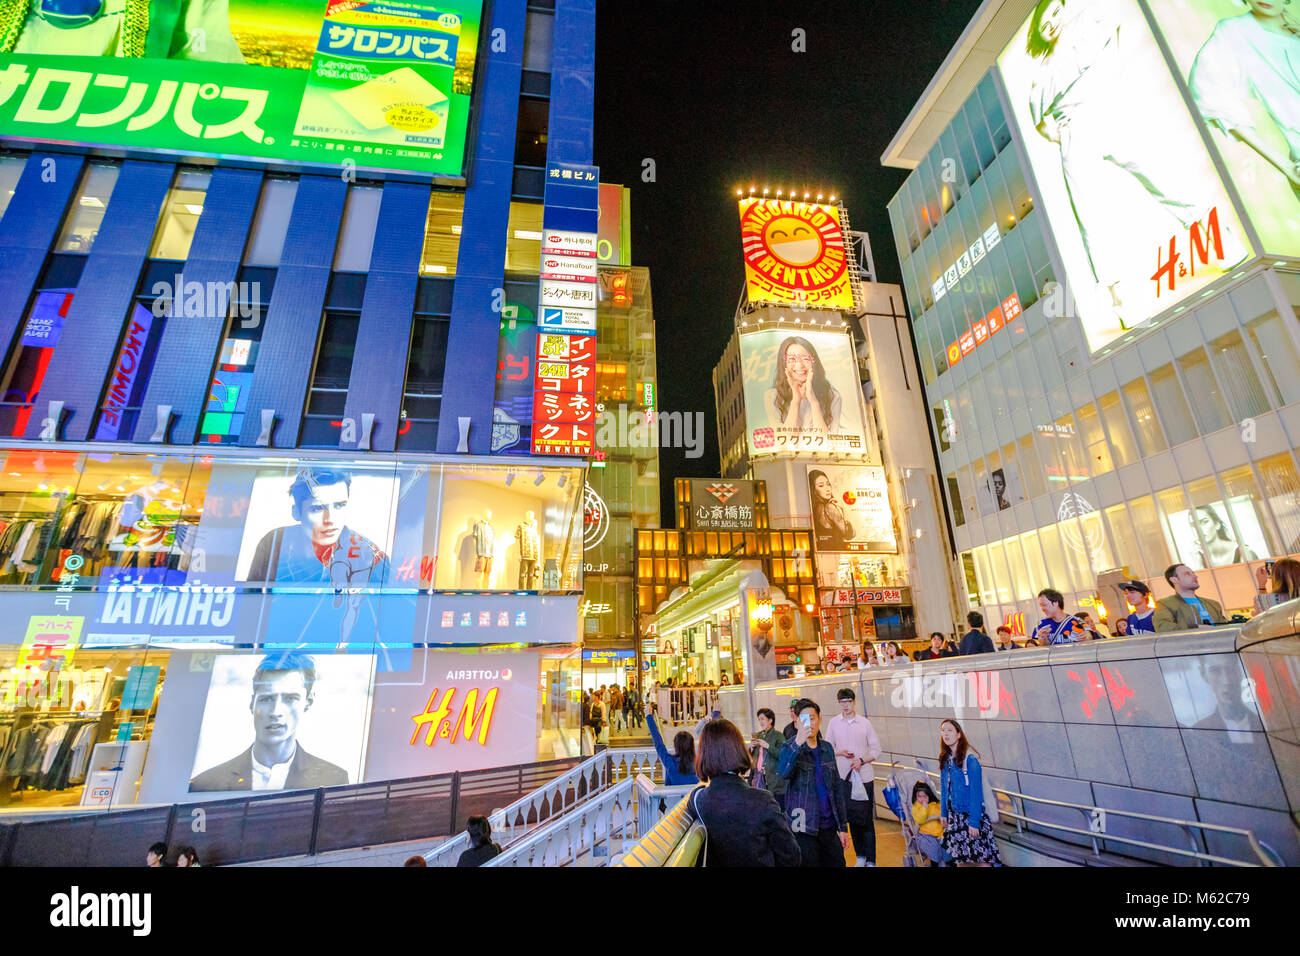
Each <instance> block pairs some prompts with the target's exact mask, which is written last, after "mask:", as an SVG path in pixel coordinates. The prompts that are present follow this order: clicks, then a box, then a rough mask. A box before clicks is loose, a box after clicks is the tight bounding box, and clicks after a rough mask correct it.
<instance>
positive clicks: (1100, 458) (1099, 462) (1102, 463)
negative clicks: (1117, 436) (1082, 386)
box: [1074, 402, 1115, 478]
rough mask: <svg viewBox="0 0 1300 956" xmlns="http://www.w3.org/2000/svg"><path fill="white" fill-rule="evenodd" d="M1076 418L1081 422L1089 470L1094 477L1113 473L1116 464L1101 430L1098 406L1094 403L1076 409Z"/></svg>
mask: <svg viewBox="0 0 1300 956" xmlns="http://www.w3.org/2000/svg"><path fill="white" fill-rule="evenodd" d="M1074 414H1075V417H1076V418H1077V419H1078V422H1079V434H1080V436H1081V437H1082V439H1083V446H1084V448H1086V449H1087V451H1088V468H1089V469H1090V470H1091V472H1092V476H1093V477H1094V478H1096V477H1097V476H1098V475H1104V474H1106V473H1107V472H1110V471H1113V470H1114V468H1115V463H1114V462H1113V461H1112V460H1111V457H1110V446H1109V445H1107V444H1106V435H1105V433H1104V432H1103V431H1102V428H1101V418H1100V417H1099V416H1098V414H1097V406H1096V405H1094V404H1093V403H1092V402H1089V403H1088V404H1086V405H1083V406H1080V407H1079V408H1077V409H1075V412H1074Z"/></svg>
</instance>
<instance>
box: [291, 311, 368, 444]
mask: <svg viewBox="0 0 1300 956" xmlns="http://www.w3.org/2000/svg"><path fill="white" fill-rule="evenodd" d="M360 325H361V313H360V312H354V311H351V310H346V311H345V310H342V309H329V310H326V312H325V321H324V322H322V323H321V336H320V345H319V347H318V348H317V350H316V365H315V368H314V369H313V371H312V377H311V390H310V391H309V392H308V395H307V413H306V414H305V415H304V416H303V423H302V441H301V444H303V445H317V446H319V445H325V446H329V447H335V446H337V445H338V443H339V427H338V426H337V425H335V424H334V422H337V421H339V420H340V419H341V418H342V417H343V409H344V407H345V406H346V405H347V399H348V382H349V381H350V380H351V378H352V356H353V353H354V352H355V351H356V345H357V329H358V328H359V327H360Z"/></svg>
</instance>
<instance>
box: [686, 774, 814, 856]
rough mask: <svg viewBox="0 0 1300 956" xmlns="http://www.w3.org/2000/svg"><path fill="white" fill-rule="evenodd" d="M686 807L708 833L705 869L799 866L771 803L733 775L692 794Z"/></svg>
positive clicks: (785, 827) (763, 792)
mask: <svg viewBox="0 0 1300 956" xmlns="http://www.w3.org/2000/svg"><path fill="white" fill-rule="evenodd" d="M686 807H687V813H688V814H689V815H690V816H691V817H692V818H693V819H694V818H695V814H696V811H697V810H698V811H699V817H698V819H700V820H701V821H702V822H703V823H704V828H705V830H707V831H708V849H707V852H706V858H705V865H706V866H798V865H799V861H800V856H799V846H798V844H796V843H795V842H794V834H792V833H791V832H790V825H789V824H788V823H786V820H785V814H784V813H782V812H781V808H780V806H778V805H777V802H776V797H774V796H772V795H771V794H770V793H768V792H767V791H766V790H763V789H756V788H754V787H751V786H750V785H749V784H747V783H745V781H744V780H741V779H740V778H739V777H737V776H736V775H735V774H731V773H729V774H727V775H726V776H722V777H716V778H714V779H713V780H710V781H709V785H708V786H707V787H701V788H700V789H699V790H696V791H693V792H692V793H691V799H690V800H688V801H687V803H686Z"/></svg>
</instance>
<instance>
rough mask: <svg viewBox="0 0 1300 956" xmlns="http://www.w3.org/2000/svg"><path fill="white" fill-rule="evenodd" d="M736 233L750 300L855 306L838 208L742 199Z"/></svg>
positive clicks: (784, 303)
mask: <svg viewBox="0 0 1300 956" xmlns="http://www.w3.org/2000/svg"><path fill="white" fill-rule="evenodd" d="M740 236H741V245H742V247H743V249H744V253H745V285H746V288H747V289H748V292H749V301H750V302H775V303H778V304H783V305H792V304H796V303H802V304H803V305H805V306H808V307H809V308H815V309H846V310H852V309H853V285H852V282H851V281H850V278H849V271H848V256H847V250H846V249H845V243H844V227H843V225H842V224H841V222H840V210H839V207H838V206H827V205H823V204H821V203H806V202H794V201H792V200H781V199H742V200H741V201H740Z"/></svg>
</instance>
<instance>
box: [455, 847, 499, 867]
mask: <svg viewBox="0 0 1300 956" xmlns="http://www.w3.org/2000/svg"><path fill="white" fill-rule="evenodd" d="M500 855H501V847H499V846H497V845H496V844H495V843H484V844H483V845H482V846H472V847H470V848H469V849H468V850H466V851H465V852H464V853H462V854H461V855H460V858H459V859H458V860H457V861H456V865H457V866H482V865H483V864H484V863H486V862H487V861H488V860H490V859H492V858H493V857H495V856H500Z"/></svg>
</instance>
